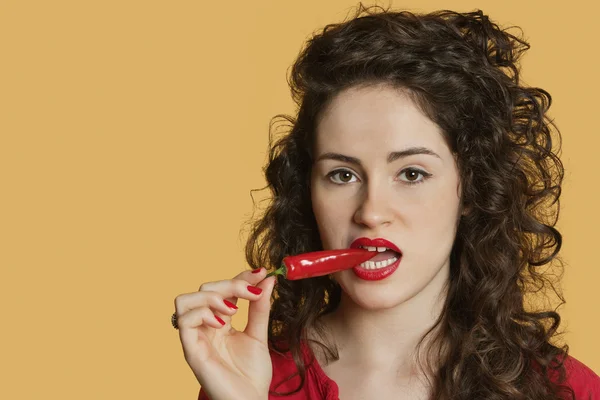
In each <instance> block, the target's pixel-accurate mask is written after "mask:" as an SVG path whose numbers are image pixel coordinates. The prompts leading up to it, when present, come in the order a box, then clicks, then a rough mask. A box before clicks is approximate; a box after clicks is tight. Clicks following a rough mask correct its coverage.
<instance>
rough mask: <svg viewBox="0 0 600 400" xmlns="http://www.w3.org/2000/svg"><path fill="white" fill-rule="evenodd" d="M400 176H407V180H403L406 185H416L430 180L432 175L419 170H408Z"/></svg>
mask: <svg viewBox="0 0 600 400" xmlns="http://www.w3.org/2000/svg"><path fill="white" fill-rule="evenodd" d="M400 176H401V177H402V176H405V178H403V179H402V180H403V181H404V182H405V183H406V184H408V185H415V184H417V183H422V182H424V181H425V180H426V179H427V178H429V177H430V176H431V174H428V173H427V172H424V171H421V170H418V169H413V168H407V169H405V170H404V171H402V173H401V174H400ZM419 176H421V178H419Z"/></svg>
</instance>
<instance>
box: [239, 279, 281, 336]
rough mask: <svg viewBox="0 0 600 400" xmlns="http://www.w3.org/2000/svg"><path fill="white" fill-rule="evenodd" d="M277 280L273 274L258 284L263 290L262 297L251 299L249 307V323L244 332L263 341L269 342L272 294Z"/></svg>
mask: <svg viewBox="0 0 600 400" xmlns="http://www.w3.org/2000/svg"><path fill="white" fill-rule="evenodd" d="M275 280H276V277H275V276H271V277H269V278H267V279H265V280H264V281H262V282H261V283H260V284H258V286H257V287H258V288H260V289H262V290H263V292H262V294H261V297H260V298H259V299H257V300H256V301H251V302H250V305H249V307H248V324H247V325H246V329H244V332H245V333H246V334H247V335H249V336H251V337H253V338H255V339H257V340H259V341H260V342H262V343H267V339H268V329H269V314H270V312H271V294H272V293H273V288H274V286H275Z"/></svg>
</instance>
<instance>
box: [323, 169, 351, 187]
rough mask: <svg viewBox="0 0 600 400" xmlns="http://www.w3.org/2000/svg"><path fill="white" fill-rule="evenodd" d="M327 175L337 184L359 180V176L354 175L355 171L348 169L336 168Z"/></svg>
mask: <svg viewBox="0 0 600 400" xmlns="http://www.w3.org/2000/svg"><path fill="white" fill-rule="evenodd" d="M327 177H328V178H329V179H330V180H331V181H332V182H333V183H335V184H337V185H343V184H346V183H353V182H357V181H358V178H357V177H356V175H354V173H353V172H350V171H348V170H346V169H336V170H335V171H331V172H330V173H329V174H327Z"/></svg>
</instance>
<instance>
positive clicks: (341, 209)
mask: <svg viewBox="0 0 600 400" xmlns="http://www.w3.org/2000/svg"><path fill="white" fill-rule="evenodd" d="M311 198H312V208H313V214H314V215H315V220H316V221H317V226H318V228H319V235H320V237H321V242H322V245H323V247H324V248H325V249H328V248H338V247H340V246H342V247H343V246H344V245H345V244H344V237H345V232H346V227H347V225H348V221H349V220H350V216H349V207H345V206H341V205H340V201H337V200H336V199H334V198H333V197H332V193H331V192H325V191H320V190H319V189H318V188H317V189H314V190H313V191H312V193H311Z"/></svg>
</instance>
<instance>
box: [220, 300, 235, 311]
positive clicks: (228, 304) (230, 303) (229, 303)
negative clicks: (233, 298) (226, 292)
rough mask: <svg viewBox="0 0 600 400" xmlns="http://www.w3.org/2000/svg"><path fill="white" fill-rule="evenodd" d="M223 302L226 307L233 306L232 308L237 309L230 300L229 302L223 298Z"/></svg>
mask: <svg viewBox="0 0 600 400" xmlns="http://www.w3.org/2000/svg"><path fill="white" fill-rule="evenodd" d="M223 303H225V305H226V306H227V307H229V308H233V309H234V310H237V309H238V308H237V306H236V305H235V304H233V303H232V302H230V301H227V300H223Z"/></svg>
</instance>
